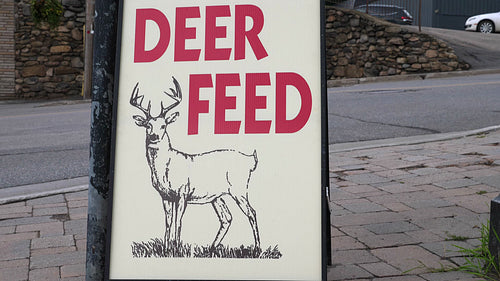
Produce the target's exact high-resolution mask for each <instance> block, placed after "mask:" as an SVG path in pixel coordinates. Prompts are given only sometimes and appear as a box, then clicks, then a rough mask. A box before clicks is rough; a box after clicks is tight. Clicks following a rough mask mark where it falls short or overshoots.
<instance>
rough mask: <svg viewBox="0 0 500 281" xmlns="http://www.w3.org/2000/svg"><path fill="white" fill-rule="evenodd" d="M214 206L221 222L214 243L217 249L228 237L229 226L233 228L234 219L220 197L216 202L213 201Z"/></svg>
mask: <svg viewBox="0 0 500 281" xmlns="http://www.w3.org/2000/svg"><path fill="white" fill-rule="evenodd" d="M212 206H213V207H214V210H215V213H216V214H217V217H219V222H220V227H219V231H218V232H217V235H216V236H215V240H214V242H213V243H212V247H216V246H218V245H219V244H220V243H221V242H222V239H224V237H225V236H226V233H227V231H228V230H229V226H231V221H232V220H233V217H232V216H231V212H230V211H229V209H228V208H227V205H226V202H224V200H223V199H222V198H220V197H218V198H216V199H215V200H214V201H212Z"/></svg>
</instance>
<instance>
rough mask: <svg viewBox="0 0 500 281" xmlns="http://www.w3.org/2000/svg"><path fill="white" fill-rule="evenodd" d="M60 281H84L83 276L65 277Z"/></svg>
mask: <svg viewBox="0 0 500 281" xmlns="http://www.w3.org/2000/svg"><path fill="white" fill-rule="evenodd" d="M61 281H85V276H78V277H66V278H62V279H61Z"/></svg>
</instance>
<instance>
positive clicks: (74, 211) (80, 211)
mask: <svg viewBox="0 0 500 281" xmlns="http://www.w3.org/2000/svg"><path fill="white" fill-rule="evenodd" d="M69 217H70V219H72V220H78V219H87V207H79V208H70V209H69Z"/></svg>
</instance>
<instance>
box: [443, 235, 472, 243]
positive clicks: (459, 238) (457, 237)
mask: <svg viewBox="0 0 500 281" xmlns="http://www.w3.org/2000/svg"><path fill="white" fill-rule="evenodd" d="M446 236H448V238H446V239H445V241H466V240H468V239H470V238H469V237H466V236H460V235H455V234H449V233H446Z"/></svg>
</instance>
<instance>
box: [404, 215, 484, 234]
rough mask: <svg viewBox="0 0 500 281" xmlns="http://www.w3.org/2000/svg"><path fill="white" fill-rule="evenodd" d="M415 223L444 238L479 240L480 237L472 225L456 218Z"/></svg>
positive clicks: (477, 230) (416, 221)
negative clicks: (456, 237)
mask: <svg viewBox="0 0 500 281" xmlns="http://www.w3.org/2000/svg"><path fill="white" fill-rule="evenodd" d="M413 223H414V224H416V225H418V226H420V227H421V228H423V229H427V230H429V231H431V232H433V233H435V234H437V235H440V236H441V237H443V238H449V236H450V235H455V236H462V237H468V238H477V237H479V236H480V231H479V229H477V228H473V226H472V225H470V224H467V223H464V222H462V221H459V220H458V219H456V218H450V217H448V218H435V219H425V220H414V221H413Z"/></svg>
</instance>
